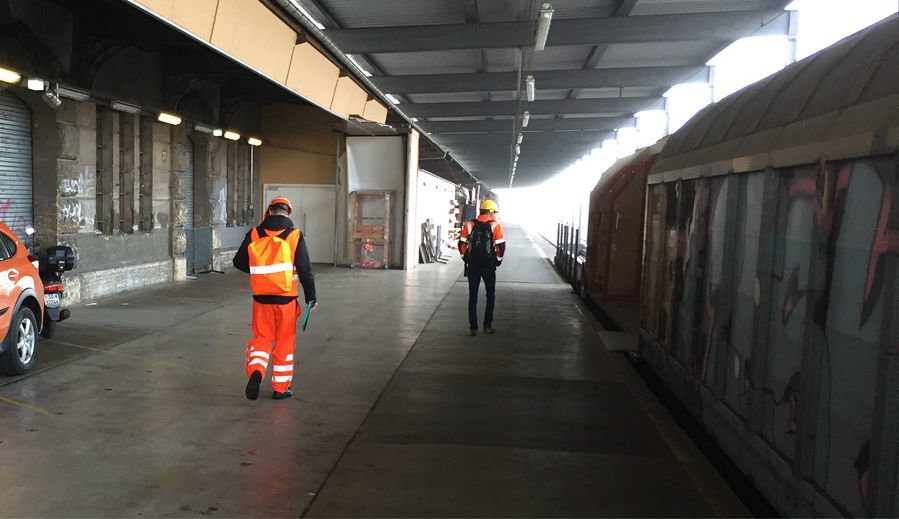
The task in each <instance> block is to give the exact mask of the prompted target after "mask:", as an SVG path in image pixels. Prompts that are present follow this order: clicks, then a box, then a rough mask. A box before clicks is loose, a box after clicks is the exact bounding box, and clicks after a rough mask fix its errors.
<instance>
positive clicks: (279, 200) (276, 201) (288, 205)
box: [265, 196, 293, 217]
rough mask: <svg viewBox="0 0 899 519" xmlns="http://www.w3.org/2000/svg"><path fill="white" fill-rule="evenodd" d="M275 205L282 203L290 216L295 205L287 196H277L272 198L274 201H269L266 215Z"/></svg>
mask: <svg viewBox="0 0 899 519" xmlns="http://www.w3.org/2000/svg"><path fill="white" fill-rule="evenodd" d="M273 205H281V206H284V207H286V208H287V215H288V216H290V214H291V213H293V205H292V204H291V203H290V200H288V199H287V197H283V196H276V197H275V198H272V201H271V202H269V203H268V209H267V210H266V211H265V216H266V217H267V216H269V215H270V214H271V209H272V206H273Z"/></svg>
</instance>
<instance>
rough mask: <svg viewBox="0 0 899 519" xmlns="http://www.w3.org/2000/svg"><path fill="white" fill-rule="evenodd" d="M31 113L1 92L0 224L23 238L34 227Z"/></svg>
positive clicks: (22, 104) (13, 97) (15, 98)
mask: <svg viewBox="0 0 899 519" xmlns="http://www.w3.org/2000/svg"><path fill="white" fill-rule="evenodd" d="M33 203H34V201H33V198H32V175H31V111H30V110H29V109H28V107H27V106H25V103H23V102H22V101H20V100H19V99H18V98H17V97H16V96H14V95H12V94H10V93H9V92H0V221H2V222H3V223H5V224H6V225H8V226H9V227H10V228H12V230H13V232H15V233H16V234H17V235H18V236H19V237H20V238H24V236H25V227H27V226H29V225H33V223H34V220H33V217H32V206H33Z"/></svg>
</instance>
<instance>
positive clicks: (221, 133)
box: [212, 128, 225, 137]
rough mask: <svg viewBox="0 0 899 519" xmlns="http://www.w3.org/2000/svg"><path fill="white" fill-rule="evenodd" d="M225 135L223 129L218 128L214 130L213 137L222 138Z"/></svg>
mask: <svg viewBox="0 0 899 519" xmlns="http://www.w3.org/2000/svg"><path fill="white" fill-rule="evenodd" d="M224 134H225V130H222V129H221V128H216V129H214V130H212V135H213V136H214V137H221V136H222V135H224Z"/></svg>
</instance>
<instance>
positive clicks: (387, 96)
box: [384, 94, 400, 105]
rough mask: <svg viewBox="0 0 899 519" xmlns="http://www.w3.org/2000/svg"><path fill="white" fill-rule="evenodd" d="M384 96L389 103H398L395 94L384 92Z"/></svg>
mask: <svg viewBox="0 0 899 519" xmlns="http://www.w3.org/2000/svg"><path fill="white" fill-rule="evenodd" d="M384 97H386V98H387V100H388V101H390V102H391V103H393V104H395V105H398V104H400V100H399V99H397V98H396V96H395V95H393V94H386V95H385V96H384Z"/></svg>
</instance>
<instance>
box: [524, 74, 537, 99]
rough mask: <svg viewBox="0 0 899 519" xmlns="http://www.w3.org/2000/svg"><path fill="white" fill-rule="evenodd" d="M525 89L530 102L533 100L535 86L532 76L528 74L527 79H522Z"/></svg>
mask: <svg viewBox="0 0 899 519" xmlns="http://www.w3.org/2000/svg"><path fill="white" fill-rule="evenodd" d="M524 84H525V90H526V92H527V96H528V102H529V103H530V102H532V101H533V100H534V95H535V93H536V86H535V83H534V76H532V75H530V74H528V77H527V79H525V80H524Z"/></svg>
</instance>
